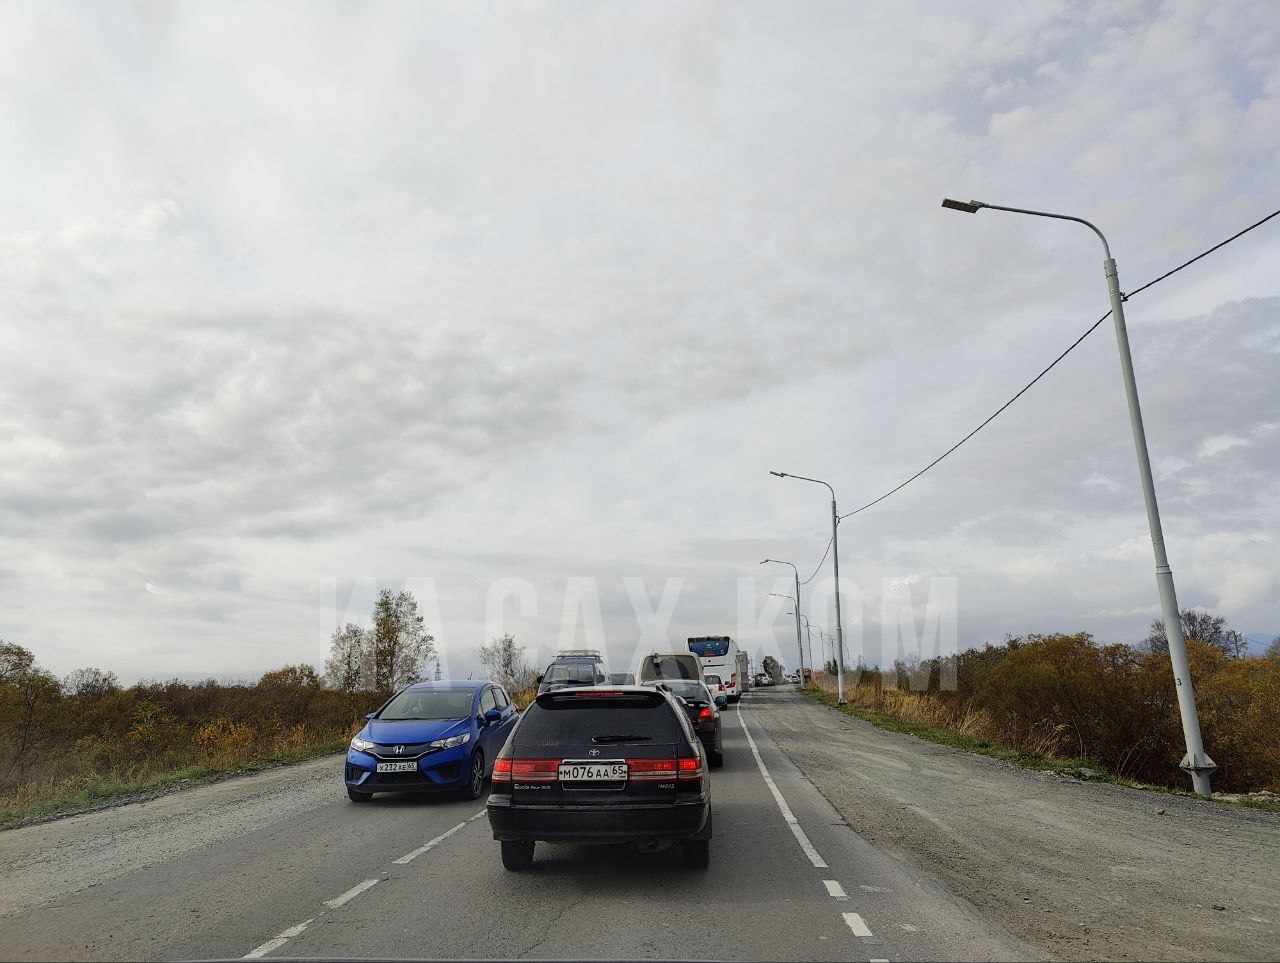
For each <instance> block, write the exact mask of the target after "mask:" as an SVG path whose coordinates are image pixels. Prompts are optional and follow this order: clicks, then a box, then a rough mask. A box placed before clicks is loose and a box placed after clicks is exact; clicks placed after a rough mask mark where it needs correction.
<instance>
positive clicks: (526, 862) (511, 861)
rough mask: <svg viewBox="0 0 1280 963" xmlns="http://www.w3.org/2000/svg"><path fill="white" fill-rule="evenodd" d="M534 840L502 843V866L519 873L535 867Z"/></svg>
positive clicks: (508, 840) (510, 840) (506, 840)
mask: <svg viewBox="0 0 1280 963" xmlns="http://www.w3.org/2000/svg"><path fill="white" fill-rule="evenodd" d="M533 845H534V844H533V840H532V839H504V840H503V841H502V865H503V866H505V867H506V868H507V869H509V870H511V871H512V872H515V873H518V872H519V871H520V870H522V869H528V868H529V867H530V866H532V865H533Z"/></svg>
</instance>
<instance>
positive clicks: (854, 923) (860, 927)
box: [844, 913, 871, 936]
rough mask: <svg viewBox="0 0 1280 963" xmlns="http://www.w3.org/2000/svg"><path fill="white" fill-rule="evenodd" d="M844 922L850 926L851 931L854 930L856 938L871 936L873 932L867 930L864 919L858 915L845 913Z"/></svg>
mask: <svg viewBox="0 0 1280 963" xmlns="http://www.w3.org/2000/svg"><path fill="white" fill-rule="evenodd" d="M844 921H845V922H846V923H848V924H849V929H851V930H853V935H854V936H870V935H871V930H869V929H868V928H867V924H866V923H864V922H863V920H862V917H861V916H859V915H858V914H857V913H845V914H844Z"/></svg>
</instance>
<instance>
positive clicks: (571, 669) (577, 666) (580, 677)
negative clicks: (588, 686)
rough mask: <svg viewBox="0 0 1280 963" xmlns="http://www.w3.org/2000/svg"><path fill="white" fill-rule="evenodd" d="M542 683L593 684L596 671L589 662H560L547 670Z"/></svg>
mask: <svg viewBox="0 0 1280 963" xmlns="http://www.w3.org/2000/svg"><path fill="white" fill-rule="evenodd" d="M542 681H543V682H595V681H596V670H595V666H593V665H592V664H591V663H590V662H561V663H559V664H558V665H552V666H550V667H549V668H548V669H547V674H546V675H544V676H543V677H542Z"/></svg>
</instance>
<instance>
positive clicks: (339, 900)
mask: <svg viewBox="0 0 1280 963" xmlns="http://www.w3.org/2000/svg"><path fill="white" fill-rule="evenodd" d="M396 862H399V860H396ZM379 882H380V881H379V880H376V879H366V880H365V881H364V882H363V883H360V884H359V885H357V886H352V887H351V888H350V889H349V890H347V891H346V892H345V893H343V894H342V895H341V896H335V897H334V898H333V899H327V900H325V901H324V905H325V906H327V907H329V909H337V908H338V907H339V906H342V905H343V904H344V903H349V902H351V901H352V900H353V899H355V898H356V897H357V896H359V895H360V894H361V893H363V892H364V891H365V890H367V889H369V888H370V887H372V886H377V885H378V883H379Z"/></svg>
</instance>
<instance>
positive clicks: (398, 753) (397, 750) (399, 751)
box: [396, 746, 404, 756]
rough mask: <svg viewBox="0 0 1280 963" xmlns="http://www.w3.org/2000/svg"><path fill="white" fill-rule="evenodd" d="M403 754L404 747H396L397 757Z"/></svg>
mask: <svg viewBox="0 0 1280 963" xmlns="http://www.w3.org/2000/svg"><path fill="white" fill-rule="evenodd" d="M402 752H404V746H396V755H397V756H398V755H400V753H402Z"/></svg>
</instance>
